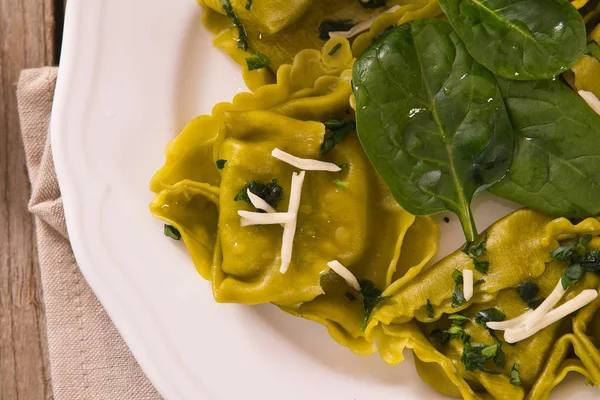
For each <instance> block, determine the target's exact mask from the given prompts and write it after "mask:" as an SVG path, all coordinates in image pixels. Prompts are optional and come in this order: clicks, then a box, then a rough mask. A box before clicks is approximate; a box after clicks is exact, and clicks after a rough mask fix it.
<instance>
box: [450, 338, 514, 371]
mask: <svg viewBox="0 0 600 400" xmlns="http://www.w3.org/2000/svg"><path fill="white" fill-rule="evenodd" d="M500 347H501V343H500V342H496V343H494V344H492V345H486V344H483V343H475V342H467V343H465V346H464V348H463V353H462V355H461V357H460V361H462V363H463V364H465V368H466V369H467V371H470V372H474V371H477V370H481V371H483V372H487V373H490V374H499V372H498V371H493V370H490V369H488V368H486V367H485V364H486V363H487V362H488V361H489V360H494V362H495V361H498V362H500V361H502V363H503V362H504V361H503V358H502V356H501V357H500V358H498V359H496V357H497V355H498V353H500V352H501V351H502V349H501V348H500Z"/></svg>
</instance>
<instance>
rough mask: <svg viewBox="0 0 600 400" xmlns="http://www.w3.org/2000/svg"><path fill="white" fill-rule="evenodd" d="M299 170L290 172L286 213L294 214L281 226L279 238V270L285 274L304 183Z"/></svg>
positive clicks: (290, 254) (302, 174)
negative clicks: (290, 185)
mask: <svg viewBox="0 0 600 400" xmlns="http://www.w3.org/2000/svg"><path fill="white" fill-rule="evenodd" d="M305 174H306V173H305V172H304V171H301V172H300V173H299V174H297V173H295V172H294V173H293V174H292V188H291V189H290V202H289V203H288V214H289V213H291V214H294V219H292V220H291V221H288V222H286V223H285V227H284V228H283V238H282V240H281V266H280V267H279V272H281V273H282V274H285V273H286V271H287V270H288V267H289V266H290V262H291V261H292V248H293V245H294V236H295V235H296V225H297V222H298V220H297V215H298V209H299V208H300V198H301V196H302V185H303V183H304V175H305ZM267 215H272V214H267Z"/></svg>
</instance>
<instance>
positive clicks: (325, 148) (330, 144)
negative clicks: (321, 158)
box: [321, 120, 356, 154]
mask: <svg viewBox="0 0 600 400" xmlns="http://www.w3.org/2000/svg"><path fill="white" fill-rule="evenodd" d="M330 122H331V121H330ZM334 122H335V123H336V124H337V122H338V121H337V120H336V121H334ZM330 126H333V123H330ZM325 127H327V123H325ZM327 129H328V132H327V135H326V136H325V140H324V141H323V144H321V154H327V153H329V152H330V151H331V149H333V148H334V147H335V145H336V144H338V143H339V142H341V141H342V140H344V138H345V137H346V135H347V134H348V133H349V132H351V131H353V130H354V129H356V123H355V122H354V121H349V122H345V123H344V124H343V125H342V126H339V127H337V128H327Z"/></svg>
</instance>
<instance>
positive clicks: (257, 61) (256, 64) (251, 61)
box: [246, 52, 271, 71]
mask: <svg viewBox="0 0 600 400" xmlns="http://www.w3.org/2000/svg"><path fill="white" fill-rule="evenodd" d="M246 65H247V66H248V71H254V70H256V69H261V68H266V67H268V66H269V65H271V60H269V58H268V57H267V56H265V55H264V54H263V53H258V52H257V53H254V54H253V55H252V56H250V57H248V58H246Z"/></svg>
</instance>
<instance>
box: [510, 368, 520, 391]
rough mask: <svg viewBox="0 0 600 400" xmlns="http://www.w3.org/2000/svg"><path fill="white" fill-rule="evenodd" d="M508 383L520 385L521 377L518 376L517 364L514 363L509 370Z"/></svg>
mask: <svg viewBox="0 0 600 400" xmlns="http://www.w3.org/2000/svg"><path fill="white" fill-rule="evenodd" d="M510 384H511V385H515V386H520V385H521V377H520V376H519V364H517V363H514V364H513V366H512V369H511V370H510Z"/></svg>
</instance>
